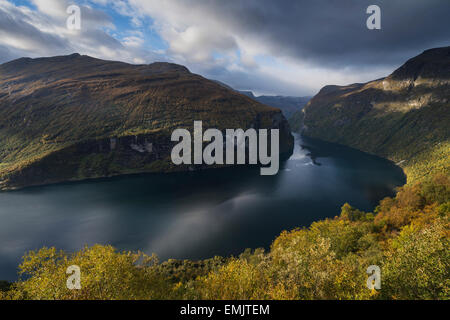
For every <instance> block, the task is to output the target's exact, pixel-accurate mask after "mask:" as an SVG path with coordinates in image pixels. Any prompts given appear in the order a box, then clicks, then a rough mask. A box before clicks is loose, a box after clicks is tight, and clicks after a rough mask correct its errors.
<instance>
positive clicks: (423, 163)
mask: <svg viewBox="0 0 450 320" xmlns="http://www.w3.org/2000/svg"><path fill="white" fill-rule="evenodd" d="M290 123H291V126H292V128H293V129H294V130H301V131H303V133H304V134H305V135H306V136H310V137H314V138H318V139H322V140H326V141H330V142H335V143H340V144H344V145H347V146H350V147H353V148H356V149H359V150H362V151H365V152H369V153H372V154H376V155H379V156H381V157H384V158H388V159H391V160H393V161H395V162H397V163H398V164H399V165H401V166H402V167H403V168H404V170H405V172H406V174H407V176H408V181H409V182H413V181H419V180H421V179H422V178H424V177H426V176H429V175H432V174H433V173H446V174H448V173H449V159H450V130H449V128H450V47H444V48H436V49H431V50H427V51H425V52H424V53H422V54H421V55H419V56H417V57H415V58H412V59H411V60H409V61H408V62H406V63H405V64H404V65H403V66H402V67H400V68H399V69H398V70H396V71H395V72H394V73H392V74H391V75H390V76H388V77H387V78H384V79H380V80H375V81H372V82H369V83H365V84H352V85H349V86H327V87H325V88H323V89H322V90H321V91H320V92H319V94H317V95H316V96H315V97H314V98H313V99H312V100H311V101H310V102H309V103H308V105H307V106H306V107H305V109H304V111H303V112H302V113H297V114H295V115H294V117H293V118H292V119H291V120H290Z"/></svg>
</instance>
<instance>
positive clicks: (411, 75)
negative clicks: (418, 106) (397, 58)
mask: <svg viewBox="0 0 450 320" xmlns="http://www.w3.org/2000/svg"><path fill="white" fill-rule="evenodd" d="M449 74H450V47H442V48H434V49H429V50H426V51H424V52H423V53H422V54H420V55H418V56H416V57H414V58H412V59H410V60H408V61H407V62H406V63H405V64H404V65H402V66H401V67H400V68H398V69H397V70H396V71H394V73H392V74H391V75H390V76H389V77H388V78H389V79H391V80H413V81H415V80H416V79H418V78H419V77H420V78H422V79H436V78H439V79H448V78H449Z"/></svg>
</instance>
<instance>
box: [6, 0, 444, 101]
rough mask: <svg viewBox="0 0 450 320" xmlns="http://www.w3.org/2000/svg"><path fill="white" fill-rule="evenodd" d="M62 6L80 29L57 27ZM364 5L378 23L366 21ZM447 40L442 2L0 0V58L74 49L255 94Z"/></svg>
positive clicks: (280, 91) (371, 70) (304, 88)
mask: <svg viewBox="0 0 450 320" xmlns="http://www.w3.org/2000/svg"><path fill="white" fill-rule="evenodd" d="M72 4H75V5H78V6H79V7H80V8H81V29H80V30H70V29H68V28H67V24H66V21H67V18H68V17H69V14H68V13H67V8H68V7H69V6H70V5H72ZM370 5H378V6H379V7H380V9H381V29H380V30H369V29H368V28H367V25H366V21H367V19H368V18H369V16H370V14H368V13H367V12H366V11H367V8H368V7H369V6H370ZM449 45H450V1H449V0H277V1H274V0H75V1H67V0H0V63H4V62H7V61H10V60H13V59H16V58H20V57H32V58H35V57H42V56H56V55H66V54H71V53H75V52H77V53H80V54H86V55H90V56H93V57H97V58H101V59H108V60H119V61H125V62H129V63H134V64H144V63H152V62H155V61H168V62H173V63H178V64H182V65H184V66H186V67H188V68H189V69H190V70H191V71H192V72H194V73H198V74H201V75H202V76H204V77H207V78H210V79H216V80H219V81H222V82H224V83H226V84H228V85H230V86H232V87H234V88H235V89H239V90H251V91H253V92H254V93H255V94H257V95H259V94H268V95H291V96H306V95H314V94H315V93H317V92H318V91H319V90H320V89H321V88H322V87H323V86H325V85H329V84H335V85H346V84H350V83H355V82H367V81H370V80H374V79H378V78H381V77H385V76H387V75H389V74H390V73H391V72H392V71H394V69H396V68H397V67H399V66H400V65H402V64H403V63H404V62H405V61H406V60H407V59H409V58H412V57H413V56H416V55H418V54H420V53H421V52H423V51H424V50H426V49H429V48H433V47H442V46H449Z"/></svg>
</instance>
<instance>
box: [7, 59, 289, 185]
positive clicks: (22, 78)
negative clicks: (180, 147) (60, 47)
mask: <svg viewBox="0 0 450 320" xmlns="http://www.w3.org/2000/svg"><path fill="white" fill-rule="evenodd" d="M195 120H201V121H203V125H204V128H205V129H207V128H217V129H221V130H222V129H228V128H230V129H237V128H243V129H247V128H251V127H253V128H279V129H280V131H281V138H282V141H281V152H284V153H289V151H290V150H291V149H292V146H293V138H292V135H291V133H290V129H289V125H288V124H287V122H286V120H285V119H284V117H283V116H282V115H281V112H280V110H278V109H275V108H271V107H268V106H265V105H262V104H260V103H258V102H256V101H254V100H252V99H250V98H248V97H246V96H244V95H242V94H239V93H237V92H235V91H233V90H229V89H227V88H225V87H223V86H221V85H219V84H217V83H215V82H213V81H209V80H207V79H205V78H203V77H201V76H199V75H195V74H192V73H190V72H189V70H188V69H186V68H185V67H183V66H179V65H174V64H169V63H154V64H151V65H130V64H126V63H122V62H114V61H104V60H99V59H95V58H91V57H88V56H80V55H78V54H74V55H70V56H61V57H52V58H40V59H30V58H22V59H18V60H15V61H11V62H9V63H5V64H3V65H0V141H1V144H0V189H13V188H20V187H24V186H30V185H39V184H46V183H54V182H60V181H66V180H81V179H86V178H97V177H107V176H113V175H120V174H127V173H139V172H153V171H158V172H160V171H171V170H176V168H173V167H172V166H171V163H170V161H169V157H170V150H171V145H172V143H171V141H170V135H171V133H172V131H173V130H174V129H175V128H187V129H189V128H192V126H193V123H194V121H195ZM177 169H180V168H177ZM182 169H183V170H186V169H187V168H182Z"/></svg>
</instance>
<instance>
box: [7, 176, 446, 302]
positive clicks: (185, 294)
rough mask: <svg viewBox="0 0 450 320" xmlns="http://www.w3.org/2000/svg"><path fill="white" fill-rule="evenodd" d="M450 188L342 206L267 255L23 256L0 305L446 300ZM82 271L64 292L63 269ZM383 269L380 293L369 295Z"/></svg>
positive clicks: (418, 188)
mask: <svg viewBox="0 0 450 320" xmlns="http://www.w3.org/2000/svg"><path fill="white" fill-rule="evenodd" d="M449 215H450V179H449V178H448V177H446V176H442V175H441V176H436V177H435V178H434V179H432V180H429V181H425V182H422V183H418V184H415V185H412V186H405V187H402V188H401V189H400V191H399V193H398V194H397V196H396V197H395V198H386V199H384V200H383V201H381V203H380V205H379V206H378V207H377V208H376V210H375V211H374V212H372V213H366V212H361V211H359V210H357V209H355V208H353V207H351V206H350V205H349V204H345V205H344V206H343V207H342V212H341V214H340V215H339V216H337V217H335V218H334V219H327V220H324V221H319V222H315V223H313V224H312V225H311V227H310V228H308V229H306V228H304V229H297V230H293V231H290V232H283V233H282V234H281V235H280V236H279V237H278V238H277V239H275V241H274V242H273V244H272V246H271V249H270V251H269V252H264V250H263V249H257V250H254V251H252V250H246V251H245V252H243V253H242V254H241V255H240V256H239V257H231V258H221V257H215V258H213V259H209V260H203V261H188V260H186V261H176V260H169V261H166V262H163V263H159V262H158V259H157V257H156V256H154V255H153V256H147V255H145V254H143V253H140V252H137V253H132V252H118V251H117V250H115V249H114V248H112V247H110V246H99V245H98V246H94V247H90V248H88V247H86V248H85V249H83V250H81V251H79V252H75V253H67V252H63V251H58V250H57V249H55V248H43V249H41V250H39V251H37V252H30V253H28V254H27V255H25V257H24V259H23V263H22V264H21V265H20V267H19V270H20V273H21V276H22V280H21V281H18V282H17V283H15V284H13V285H12V286H11V287H8V288H4V289H3V290H4V291H3V293H1V291H0V298H3V299H106V300H110V299H113V300H114V299H283V300H289V299H450V251H449V250H448V248H449V246H450V221H449ZM70 265H78V266H79V267H80V268H81V270H82V281H81V285H82V289H81V290H68V289H67V287H66V281H67V277H68V276H67V274H66V269H67V267H68V266H70ZM370 265H377V266H379V267H380V268H381V280H382V283H381V290H369V289H368V288H367V287H366V283H367V277H368V275H367V274H366V271H367V268H368V267H369V266H370Z"/></svg>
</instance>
